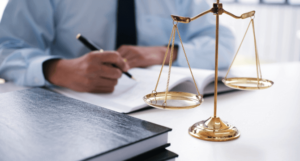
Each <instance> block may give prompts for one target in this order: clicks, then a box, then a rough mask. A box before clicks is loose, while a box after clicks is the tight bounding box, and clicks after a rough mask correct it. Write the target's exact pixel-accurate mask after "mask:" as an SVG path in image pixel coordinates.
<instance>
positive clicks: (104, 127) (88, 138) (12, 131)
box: [0, 88, 174, 161]
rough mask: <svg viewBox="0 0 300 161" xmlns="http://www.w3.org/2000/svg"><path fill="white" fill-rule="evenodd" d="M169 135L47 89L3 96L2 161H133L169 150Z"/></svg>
mask: <svg viewBox="0 0 300 161" xmlns="http://www.w3.org/2000/svg"><path fill="white" fill-rule="evenodd" d="M169 131H171V129H170V128H166V127H163V126H160V125H157V124H153V123H150V122H147V121H143V120H140V119H137V118H134V117H131V116H128V115H126V114H121V113H117V112H114V111H111V110H108V109H105V108H102V107H99V106H96V105H92V104H89V103H85V102H82V101H79V100H75V99H72V98H68V97H65V96H63V95H61V94H58V93H54V92H51V91H49V90H47V89H42V88H32V89H26V90H20V91H15V92H8V93H3V94H0V160H1V161H5V160H9V161H13V160H30V161H34V160H39V161H40V160H51V161H53V160H64V161H65V160H105V161H113V160H126V159H130V158H131V159H132V158H134V157H135V156H138V155H140V154H145V153H146V152H148V151H153V149H156V148H158V147H161V146H164V145H166V144H167V138H168V132H169ZM167 152H168V151H165V153H164V154H165V155H167V154H166V153H167ZM161 153H162V152H161ZM162 155H163V154H162ZM173 156H174V155H173Z"/></svg>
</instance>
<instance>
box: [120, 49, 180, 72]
mask: <svg viewBox="0 0 300 161" xmlns="http://www.w3.org/2000/svg"><path fill="white" fill-rule="evenodd" d="M166 50H167V47H164V46H154V47H141V46H131V45H122V46H121V47H120V48H119V49H118V50H117V51H118V52H119V53H120V55H121V56H122V57H123V58H124V60H125V61H127V62H128V64H129V66H130V68H134V67H148V66H151V65H157V64H162V63H163V60H164V56H165V53H166ZM170 51H171V49H169V53H170ZM176 58H177V48H174V51H173V58H172V61H175V60H176ZM169 60H170V54H168V56H167V58H166V62H165V64H169Z"/></svg>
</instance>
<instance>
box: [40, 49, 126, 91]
mask: <svg viewBox="0 0 300 161" xmlns="http://www.w3.org/2000/svg"><path fill="white" fill-rule="evenodd" d="M111 64H115V65H116V66H118V68H115V67H113V66H112V65H111ZM43 68H44V75H45V78H46V79H47V80H48V81H49V82H50V83H52V84H55V85H58V86H62V87H66V88H70V89H72V90H75V91H79V92H93V93H110V92H113V90H114V86H115V85H116V84H117V82H118V78H120V77H121V76H122V71H123V72H126V71H127V70H128V69H129V66H128V64H127V63H125V62H124V61H123V59H122V57H121V56H120V55H119V53H118V52H115V51H105V52H99V51H93V52H90V53H88V54H85V55H84V56H82V57H79V58H75V59H69V60H67V59H59V60H49V61H47V62H45V63H44V65H43Z"/></svg>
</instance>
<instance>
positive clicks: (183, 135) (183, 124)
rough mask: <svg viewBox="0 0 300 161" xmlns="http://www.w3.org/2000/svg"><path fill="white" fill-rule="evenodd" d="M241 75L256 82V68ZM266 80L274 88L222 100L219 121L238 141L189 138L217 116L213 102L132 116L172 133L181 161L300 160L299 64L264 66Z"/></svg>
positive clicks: (170, 140) (174, 146)
mask: <svg viewBox="0 0 300 161" xmlns="http://www.w3.org/2000/svg"><path fill="white" fill-rule="evenodd" d="M247 68H248V67H245V68H244V69H247ZM239 70H242V69H235V73H241V74H243V75H247V74H250V73H251V75H252V76H255V75H254V72H255V68H254V66H252V67H251V68H248V71H249V72H245V71H244V72H239ZM250 71H253V72H250ZM262 76H263V78H266V79H270V80H272V81H274V85H273V86H272V87H271V88H269V89H266V90H259V91H238V92H233V93H228V94H224V95H220V96H218V110H217V115H218V116H220V118H221V119H223V120H225V121H228V122H229V123H231V124H233V125H235V126H236V127H237V128H238V129H239V130H240V132H241V137H240V138H239V139H237V140H233V141H228V142H209V141H203V140H198V139H196V138H193V137H191V136H190V135H189V134H188V128H189V127H190V126H191V125H192V124H194V123H195V122H198V121H200V120H204V119H207V118H208V117H210V116H212V115H213V97H209V98H206V99H205V101H204V103H203V104H202V105H201V106H199V107H197V108H194V109H190V110H180V111H165V110H158V109H153V110H147V111H142V112H138V113H133V114H130V115H131V116H133V117H137V118H140V119H144V120H147V121H151V122H154V123H157V124H160V125H164V126H167V127H170V128H172V129H173V131H171V132H170V134H169V142H170V143H171V146H170V148H169V150H171V151H174V152H176V153H177V154H179V158H178V159H177V160H180V161H200V160H201V161H227V160H228V161H266V160H267V161H269V160H270V161H277V160H278V161H293V160H295V161H296V160H300V118H299V115H300V63H290V64H272V65H264V66H262Z"/></svg>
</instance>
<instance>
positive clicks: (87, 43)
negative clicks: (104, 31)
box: [76, 34, 136, 80]
mask: <svg viewBox="0 0 300 161" xmlns="http://www.w3.org/2000/svg"><path fill="white" fill-rule="evenodd" d="M76 38H77V39H78V40H79V41H80V42H82V43H83V44H84V45H85V46H86V47H87V48H89V49H90V50H91V51H96V50H98V51H103V49H97V48H96V47H95V46H94V45H92V44H91V43H90V42H89V41H88V40H87V39H86V38H85V37H83V36H82V35H81V34H78V35H77V36H76ZM112 66H113V67H115V68H118V67H117V66H116V65H115V64H112ZM123 73H124V74H125V75H127V76H128V77H129V78H131V79H134V80H136V79H135V78H134V77H133V76H132V75H131V74H129V73H128V72H123Z"/></svg>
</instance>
